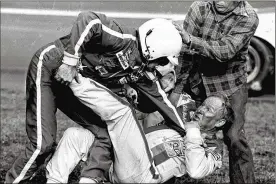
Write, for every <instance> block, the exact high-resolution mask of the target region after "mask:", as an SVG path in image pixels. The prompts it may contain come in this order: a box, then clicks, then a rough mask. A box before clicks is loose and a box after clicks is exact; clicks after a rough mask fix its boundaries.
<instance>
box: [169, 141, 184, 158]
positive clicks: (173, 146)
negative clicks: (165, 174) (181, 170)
mask: <svg viewBox="0 0 276 184" xmlns="http://www.w3.org/2000/svg"><path fill="white" fill-rule="evenodd" d="M164 147H165V150H166V152H167V154H168V156H169V157H177V156H178V157H179V156H184V155H185V145H184V141H183V140H170V141H166V142H164Z"/></svg>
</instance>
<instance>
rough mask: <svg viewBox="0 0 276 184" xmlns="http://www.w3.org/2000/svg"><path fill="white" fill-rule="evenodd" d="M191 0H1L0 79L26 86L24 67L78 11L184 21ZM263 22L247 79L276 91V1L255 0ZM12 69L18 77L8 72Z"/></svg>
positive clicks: (131, 20) (258, 91)
mask: <svg viewBox="0 0 276 184" xmlns="http://www.w3.org/2000/svg"><path fill="white" fill-rule="evenodd" d="M191 3H192V1H173V2H166V1H147V2H146V1H134V2H130V1H112V2H110V1H101V2H100V1H94V2H74V1H71V2H70V1H66V2H62V1H60V2H57V1H54V2H38V1H37V2H23V1H20V2H1V74H2V77H1V84H2V85H4V86H5V85H8V86H17V87H19V88H20V87H22V88H23V87H24V77H23V76H22V73H24V71H26V69H27V67H28V63H29V61H30V59H31V57H32V55H33V53H34V52H35V51H36V50H37V49H38V48H40V47H41V46H43V45H45V44H46V43H49V42H51V41H53V40H55V39H57V38H59V37H61V36H63V35H66V34H68V33H69V31H70V28H71V26H72V22H73V21H74V19H75V17H76V16H77V14H78V12H79V11H83V10H93V11H96V12H103V13H106V14H107V15H108V16H110V17H113V18H115V19H116V20H118V22H119V23H121V24H123V25H126V26H131V27H133V26H134V27H138V26H139V25H141V24H142V23H143V22H144V21H146V20H148V19H150V18H155V17H163V18H171V19H175V20H179V21H182V20H183V19H184V17H185V14H186V12H187V10H188V8H189V6H190V5H191ZM250 4H251V5H252V6H253V7H254V8H256V11H257V13H258V14H259V18H260V24H259V27H258V30H257V31H256V34H255V37H254V39H252V43H251V47H250V49H249V56H250V61H248V63H247V70H248V74H249V76H248V83H249V86H250V89H251V94H252V95H253V96H260V95H263V94H274V93H275V78H274V67H275V62H274V61H275V57H274V56H275V2H274V1H252V2H250ZM10 72H13V77H12V76H10V75H9V73H10Z"/></svg>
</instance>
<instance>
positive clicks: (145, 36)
mask: <svg viewBox="0 0 276 184" xmlns="http://www.w3.org/2000/svg"><path fill="white" fill-rule="evenodd" d="M138 32H139V37H140V44H141V49H142V53H143V56H144V57H145V58H146V59H148V60H149V61H151V60H155V59H157V58H161V57H167V58H168V60H169V61H170V62H171V63H173V64H174V65H177V64H178V56H179V53H180V50H181V47H182V38H181V36H180V34H179V32H178V30H177V29H176V28H175V26H174V25H173V24H172V22H171V21H169V20H166V19H161V18H156V19H151V20H149V21H147V22H145V23H144V24H142V25H141V26H140V27H139V30H138Z"/></svg>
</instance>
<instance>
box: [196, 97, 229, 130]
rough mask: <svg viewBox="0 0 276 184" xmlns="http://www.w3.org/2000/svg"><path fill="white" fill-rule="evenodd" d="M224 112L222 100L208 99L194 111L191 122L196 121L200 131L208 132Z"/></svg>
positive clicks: (217, 98) (216, 98)
mask: <svg viewBox="0 0 276 184" xmlns="http://www.w3.org/2000/svg"><path fill="white" fill-rule="evenodd" d="M225 110H226V109H225V102H224V100H222V99H221V98H219V97H208V98H207V99H206V100H205V101H204V102H203V104H202V105H201V106H200V107H198V109H197V110H196V112H195V114H194V117H193V120H195V121H198V124H199V126H200V128H201V129H203V130H210V129H212V128H214V127H215V125H216V122H218V121H219V120H221V119H222V118H223V116H224V112H225Z"/></svg>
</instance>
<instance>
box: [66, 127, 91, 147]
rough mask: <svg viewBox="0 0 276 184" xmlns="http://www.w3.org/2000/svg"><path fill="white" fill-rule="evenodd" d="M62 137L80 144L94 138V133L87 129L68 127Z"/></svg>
mask: <svg viewBox="0 0 276 184" xmlns="http://www.w3.org/2000/svg"><path fill="white" fill-rule="evenodd" d="M62 139H63V140H66V141H70V142H72V143H77V144H80V143H85V142H87V140H94V135H93V134H92V132H90V131H89V130H87V129H84V128H79V127H70V128H68V129H67V130H65V132H64V134H63V137H62Z"/></svg>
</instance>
